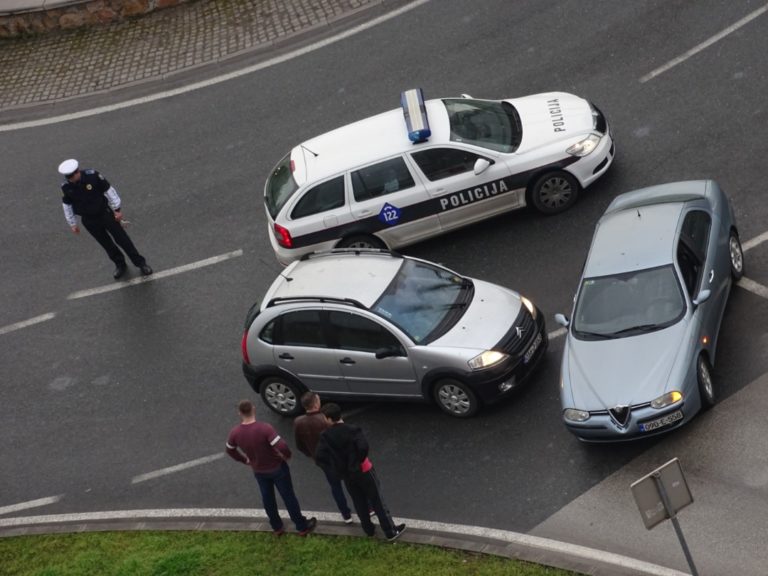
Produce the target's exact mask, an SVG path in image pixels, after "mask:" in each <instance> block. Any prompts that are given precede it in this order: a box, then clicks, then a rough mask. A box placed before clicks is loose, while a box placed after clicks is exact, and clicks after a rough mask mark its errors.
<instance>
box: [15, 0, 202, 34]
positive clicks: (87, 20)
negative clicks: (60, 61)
mask: <svg viewBox="0 0 768 576" xmlns="http://www.w3.org/2000/svg"><path fill="white" fill-rule="evenodd" d="M187 1H188V0H85V1H83V0H74V1H73V0H11V1H7V2H0V38H12V37H15V36H27V35H31V34H43V33H46V32H52V31H55V30H71V29H73V28H79V27H81V26H96V25H101V24H109V23H110V22H115V21H117V20H123V19H125V18H130V17H132V16H139V15H141V14H146V13H147V12H152V11H153V10H159V9H161V8H167V7H169V6H176V5H178V4H182V3H184V2H187Z"/></svg>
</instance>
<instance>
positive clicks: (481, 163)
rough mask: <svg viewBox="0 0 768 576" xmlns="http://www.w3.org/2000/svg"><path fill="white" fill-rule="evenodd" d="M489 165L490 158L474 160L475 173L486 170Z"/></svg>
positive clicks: (478, 173)
mask: <svg viewBox="0 0 768 576" xmlns="http://www.w3.org/2000/svg"><path fill="white" fill-rule="evenodd" d="M490 165H491V161H490V160H486V159H485V158H478V159H477V160H475V174H476V175H480V174H482V173H483V172H485V171H486V170H488V166H490Z"/></svg>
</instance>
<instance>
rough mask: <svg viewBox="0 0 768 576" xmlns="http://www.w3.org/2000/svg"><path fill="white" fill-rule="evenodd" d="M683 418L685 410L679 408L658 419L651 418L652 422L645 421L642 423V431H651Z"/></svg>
mask: <svg viewBox="0 0 768 576" xmlns="http://www.w3.org/2000/svg"><path fill="white" fill-rule="evenodd" d="M682 419H683V411H682V410H678V411H677V412H672V414H667V415H666V416H662V417H661V418H657V419H656V420H651V421H650V422H645V423H644V424H640V432H650V431H651V430H658V429H659V428H663V427H664V426H669V425H670V424H674V423H675V422H677V421H678V420H682Z"/></svg>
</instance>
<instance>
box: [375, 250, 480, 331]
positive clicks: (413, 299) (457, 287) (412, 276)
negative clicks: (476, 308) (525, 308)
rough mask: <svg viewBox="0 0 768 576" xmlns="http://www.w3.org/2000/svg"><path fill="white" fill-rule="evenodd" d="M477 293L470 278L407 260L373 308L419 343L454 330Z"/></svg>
mask: <svg viewBox="0 0 768 576" xmlns="http://www.w3.org/2000/svg"><path fill="white" fill-rule="evenodd" d="M473 293H474V286H473V285H472V282H471V281H470V280H467V279H466V278H462V277H461V276H458V275H456V274H454V273H453V272H450V271H448V270H445V269H444V268H438V267H437V266H432V265H429V264H426V263H424V262H418V261H415V260H403V265H402V266H401V267H400V270H399V271H398V272H397V275H396V276H395V277H394V279H393V280H392V282H391V283H390V284H389V286H387V289H386V290H385V291H384V293H383V294H382V295H381V297H380V298H379V299H378V300H377V301H376V302H375V303H374V305H373V308H372V310H373V312H375V313H376V314H378V315H379V316H382V317H383V318H386V319H387V320H389V321H390V322H392V323H393V324H395V325H396V326H398V327H399V328H400V329H401V330H402V331H403V332H405V333H406V334H408V336H409V337H410V338H411V340H413V341H414V342H416V343H417V344H426V343H428V342H429V341H431V340H435V339H436V338H438V337H439V336H441V335H442V334H445V333H446V332H447V331H448V330H450V328H451V327H452V326H453V325H454V324H455V323H456V322H457V321H458V320H459V318H461V316H462V314H463V313H464V309H465V308H466V306H467V304H469V303H470V302H471V301H472V295H473Z"/></svg>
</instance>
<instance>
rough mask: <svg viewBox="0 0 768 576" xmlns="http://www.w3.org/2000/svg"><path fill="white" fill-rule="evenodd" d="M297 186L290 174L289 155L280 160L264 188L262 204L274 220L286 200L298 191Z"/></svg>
mask: <svg viewBox="0 0 768 576" xmlns="http://www.w3.org/2000/svg"><path fill="white" fill-rule="evenodd" d="M298 188H299V186H298V184H296V180H294V178H293V174H292V173H291V154H290V153H288V155H287V156H286V157H285V158H283V159H282V160H280V162H279V163H278V165H277V166H275V169H274V170H272V174H270V175H269V178H268V179H267V185H266V186H265V187H264V202H265V203H266V204H267V210H268V211H269V215H270V216H272V219H273V220H274V219H275V218H277V215H278V214H279V213H280V209H281V208H282V207H283V206H285V203H286V202H288V199H289V198H290V197H291V196H293V194H294V193H295V192H296V190H298Z"/></svg>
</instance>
